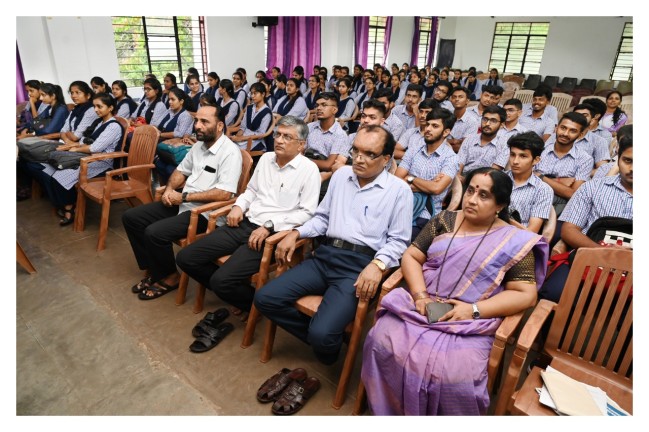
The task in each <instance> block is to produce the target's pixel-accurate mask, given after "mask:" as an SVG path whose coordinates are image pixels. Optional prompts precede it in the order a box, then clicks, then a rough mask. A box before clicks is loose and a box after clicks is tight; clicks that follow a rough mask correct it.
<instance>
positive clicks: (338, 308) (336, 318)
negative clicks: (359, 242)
mask: <svg viewBox="0 0 649 432" xmlns="http://www.w3.org/2000/svg"><path fill="white" fill-rule="evenodd" d="M372 258H373V257H372V256H369V255H363V254H360V253H357V252H352V251H347V250H343V249H337V248H334V247H333V246H328V245H322V246H320V247H319V248H318V249H317V250H316V251H315V256H314V257H313V258H310V259H308V260H306V261H304V262H303V263H302V264H300V265H298V266H297V267H295V268H293V269H291V270H289V271H287V272H286V273H284V274H282V275H281V276H280V277H278V278H276V279H274V280H272V281H270V282H269V283H267V284H266V285H264V287H263V288H261V289H260V290H259V291H257V293H256V294H255V299H254V303H255V307H256V308H257V309H258V310H259V311H260V312H261V313H262V314H263V315H264V316H266V317H267V318H268V319H270V320H272V321H273V322H275V323H276V324H277V325H279V326H280V327H282V328H283V329H285V330H286V331H288V332H289V333H291V334H293V335H294V336H297V337H298V338H300V339H301V340H302V341H304V342H306V343H308V344H310V345H311V346H312V347H313V350H314V352H315V354H316V357H318V359H319V360H320V361H322V362H323V363H326V364H332V363H334V362H335V361H336V359H337V358H338V353H339V352H340V348H341V346H342V343H343V334H344V331H345V327H346V326H347V324H349V323H350V322H351V321H352V320H353V319H354V316H355V315H356V306H357V305H358V298H356V288H355V287H354V283H355V282H356V279H357V278H358V275H359V273H360V272H361V271H362V270H363V269H364V268H365V267H366V266H367V265H368V264H369V263H370V261H371V260H372ZM306 295H321V296H323V297H324V299H323V301H322V303H321V304H320V307H319V308H318V312H317V313H316V314H315V315H314V316H313V318H311V317H309V316H307V315H304V314H303V313H301V312H299V311H298V310H297V309H295V307H294V303H295V301H296V300H298V299H299V298H301V297H304V296H306Z"/></svg>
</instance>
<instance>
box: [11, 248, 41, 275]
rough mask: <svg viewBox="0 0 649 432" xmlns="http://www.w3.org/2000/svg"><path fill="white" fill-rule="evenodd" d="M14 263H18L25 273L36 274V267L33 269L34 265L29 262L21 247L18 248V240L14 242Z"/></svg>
mask: <svg viewBox="0 0 649 432" xmlns="http://www.w3.org/2000/svg"><path fill="white" fill-rule="evenodd" d="M16 262H18V264H20V266H21V267H22V268H24V269H25V271H26V272H27V273H29V274H34V273H36V267H34V264H32V262H31V261H30V260H29V257H28V256H27V254H26V253H25V251H24V250H23V248H22V246H20V243H18V240H16Z"/></svg>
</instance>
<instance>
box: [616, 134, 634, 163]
mask: <svg viewBox="0 0 649 432" xmlns="http://www.w3.org/2000/svg"><path fill="white" fill-rule="evenodd" d="M617 145H618V147H617V154H618V158H619V155H621V154H622V153H624V151H625V150H626V149H628V148H631V147H633V133H631V134H630V135H624V136H623V137H622V138H620V140H619V141H618V144H617Z"/></svg>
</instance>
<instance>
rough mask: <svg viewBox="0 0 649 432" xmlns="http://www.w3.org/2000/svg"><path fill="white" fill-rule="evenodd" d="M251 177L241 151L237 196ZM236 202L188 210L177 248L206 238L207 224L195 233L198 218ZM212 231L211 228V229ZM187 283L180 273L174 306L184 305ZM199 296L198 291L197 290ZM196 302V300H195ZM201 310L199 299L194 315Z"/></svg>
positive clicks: (249, 159)
mask: <svg viewBox="0 0 649 432" xmlns="http://www.w3.org/2000/svg"><path fill="white" fill-rule="evenodd" d="M251 175H252V156H250V153H248V152H247V151H246V150H241V176H240V177H239V183H238V184H237V196H239V195H241V194H242V193H243V192H245V190H246V187H248V182H249V181H250V176H251ZM164 191H165V188H164V187H160V188H158V189H157V190H156V194H155V200H156V201H160V200H161V199H162V194H163V193H164ZM235 201H236V197H234V198H230V199H229V200H225V201H214V202H211V203H207V204H203V205H201V206H198V207H194V208H193V209H191V210H190V212H191V214H190V216H189V226H188V227H187V236H186V237H185V238H181V239H178V240H176V241H175V242H174V243H176V244H177V245H178V246H180V247H181V248H182V247H185V246H187V245H189V244H191V243H193V242H195V241H196V240H198V239H200V238H202V237H204V236H206V235H207V234H208V233H209V232H210V229H209V223H208V231H207V232H205V233H197V232H196V231H197V230H198V221H199V219H198V218H200V217H203V216H202V214H203V213H205V212H211V211H214V210H217V209H220V208H222V207H225V206H230V207H231V206H232V204H234V202H235ZM214 221H215V222H214V226H216V219H215V220H214ZM212 230H213V228H212ZM188 283H189V276H187V274H186V273H185V272H180V280H179V281H178V292H177V293H176V305H177V306H180V305H182V304H184V303H185V298H186V296H187V284H188ZM199 295H200V290H199ZM202 295H203V297H204V295H205V289H204V288H203V291H202ZM197 301H198V298H197ZM197 304H198V303H197ZM202 310H203V303H202V298H201V303H200V308H199V309H197V307H196V306H195V307H194V313H200V312H201V311H202Z"/></svg>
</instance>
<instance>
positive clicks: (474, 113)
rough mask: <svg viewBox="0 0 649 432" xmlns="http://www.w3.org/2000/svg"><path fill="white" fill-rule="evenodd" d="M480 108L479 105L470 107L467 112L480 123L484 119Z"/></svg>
mask: <svg viewBox="0 0 649 432" xmlns="http://www.w3.org/2000/svg"><path fill="white" fill-rule="evenodd" d="M478 106H479V105H473V106H470V107H468V108H467V109H466V112H467V113H468V114H470V115H472V116H473V117H475V118H476V119H477V120H478V122H480V120H481V119H482V114H480V111H478Z"/></svg>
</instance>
